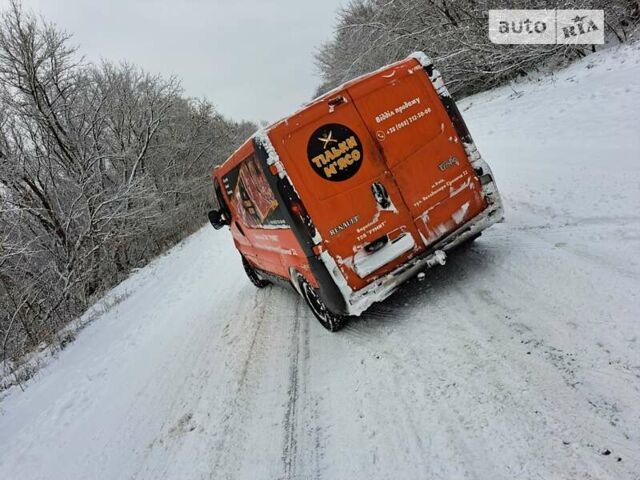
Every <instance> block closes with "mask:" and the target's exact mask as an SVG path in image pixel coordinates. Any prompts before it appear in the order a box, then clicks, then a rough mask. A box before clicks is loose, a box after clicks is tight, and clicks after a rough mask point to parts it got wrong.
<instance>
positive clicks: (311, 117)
mask: <svg viewBox="0 0 640 480" xmlns="http://www.w3.org/2000/svg"><path fill="white" fill-rule="evenodd" d="M212 177H213V183H214V191H215V195H216V198H217V203H218V204H219V208H218V209H217V210H213V211H211V212H209V220H210V221H211V223H212V225H213V226H214V227H215V228H216V229H219V228H221V227H222V226H225V225H228V226H229V227H230V229H231V234H232V236H233V240H234V243H235V245H236V247H237V249H238V250H239V252H240V254H241V256H242V262H243V265H244V268H245V271H246V272H247V275H248V277H249V279H250V280H251V281H252V283H253V284H254V285H256V286H257V287H264V286H266V285H267V284H268V283H270V282H272V281H285V282H287V283H289V284H291V285H293V287H294V288H295V290H296V291H297V292H298V293H300V295H302V297H303V298H304V299H305V300H306V302H307V303H308V305H309V307H310V308H311V310H312V312H313V314H314V315H315V316H316V317H317V318H318V320H319V321H320V323H321V324H322V325H323V326H324V327H325V328H327V329H329V330H331V331H335V330H338V329H339V328H340V327H341V326H342V325H343V324H344V322H345V320H346V319H347V318H348V317H349V316H354V315H360V314H361V313H362V312H363V311H364V310H366V309H367V308H368V307H369V306H370V305H371V304H372V303H374V302H377V301H380V300H383V299H384V298H386V297H387V296H389V295H390V294H391V293H392V292H393V291H394V290H395V289H396V288H397V287H398V286H399V285H400V284H401V283H402V282H404V281H405V280H407V279H409V278H411V277H412V276H414V275H416V274H417V273H418V272H419V271H421V270H423V269H425V268H428V267H431V266H434V265H437V264H444V262H445V260H446V256H447V252H449V251H450V250H452V249H453V248H454V247H456V246H458V245H460V244H462V243H465V242H470V241H472V240H473V239H475V238H476V237H478V236H479V235H480V233H481V232H482V230H484V229H485V228H487V227H488V226H490V225H491V224H493V223H496V222H499V221H501V220H502V218H503V211H502V205H501V200H500V195H499V193H498V190H497V188H496V184H495V181H494V178H493V175H492V173H491V170H490V168H489V166H488V165H487V164H486V163H485V162H484V161H483V160H482V158H481V157H480V153H479V152H478V150H477V148H476V146H475V144H474V142H473V140H472V139H471V136H470V134H469V131H468V130H467V127H466V125H465V123H464V120H463V119H462V116H461V115H460V112H459V111H458V108H457V107H456V104H455V103H454V101H453V99H452V98H451V96H450V95H449V92H448V91H447V88H446V87H445V85H444V83H443V80H442V77H441V75H440V73H439V72H438V71H437V70H436V69H435V68H434V66H433V64H432V62H431V61H430V59H429V58H428V57H427V56H426V55H425V54H423V53H420V52H418V53H414V54H412V55H410V56H409V57H408V58H406V59H405V60H402V61H400V62H397V63H394V64H392V65H389V66H387V67H384V68H382V69H380V70H378V71H376V72H373V73H370V74H368V75H364V76H362V77H360V78H357V79H355V80H352V81H350V82H348V83H345V84H344V85H342V86H340V87H338V88H336V89H334V90H332V91H331V92H329V93H327V94H325V95H323V96H321V97H319V98H317V99H316V100H314V101H312V102H311V103H309V104H308V105H306V106H304V107H303V108H302V109H301V110H299V111H298V112H296V113H294V114H293V115H291V116H289V117H287V118H285V119H283V120H280V121H279V122H276V123H274V124H273V125H271V126H269V127H266V128H264V129H262V130H260V131H259V132H257V133H256V134H254V135H253V137H252V138H250V139H248V140H247V141H246V142H245V143H244V144H243V145H242V146H241V147H240V148H239V149H238V150H236V151H235V152H234V153H233V154H232V155H231V156H230V157H229V159H228V160H226V161H225V162H224V163H223V164H222V165H220V166H219V167H216V169H215V170H214V171H213V174H212Z"/></svg>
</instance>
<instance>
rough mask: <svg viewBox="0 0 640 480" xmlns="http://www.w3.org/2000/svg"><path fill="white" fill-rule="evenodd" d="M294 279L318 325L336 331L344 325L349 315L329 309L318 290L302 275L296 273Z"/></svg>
mask: <svg viewBox="0 0 640 480" xmlns="http://www.w3.org/2000/svg"><path fill="white" fill-rule="evenodd" d="M296 279H297V282H298V286H299V287H300V291H301V292H302V298H304V300H305V302H307V305H308V306H309V308H310V309H311V313H313V316H314V317H316V318H317V319H318V321H319V322H320V325H322V326H323V327H324V328H326V329H327V330H329V331H330V332H337V331H338V330H340V329H341V328H342V327H344V324H345V323H346V321H347V319H348V318H349V317H347V316H345V315H338V314H335V313H333V312H332V311H331V310H329V308H327V306H326V305H325V304H324V302H323V301H322V298H320V295H319V293H318V291H317V290H316V289H315V288H313V287H312V286H311V285H310V284H309V282H307V281H306V280H305V279H304V277H303V276H302V275H300V274H297V278H296Z"/></svg>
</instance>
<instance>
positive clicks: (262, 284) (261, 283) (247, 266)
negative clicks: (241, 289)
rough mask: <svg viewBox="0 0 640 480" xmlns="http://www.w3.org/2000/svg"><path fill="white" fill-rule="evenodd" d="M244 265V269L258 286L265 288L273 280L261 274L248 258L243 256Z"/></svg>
mask: <svg viewBox="0 0 640 480" xmlns="http://www.w3.org/2000/svg"><path fill="white" fill-rule="evenodd" d="M242 266H243V267H244V271H245V273H246V274H247V277H249V280H251V283H253V284H254V285H255V286H256V287H258V288H264V287H266V286H267V285H269V284H270V283H271V282H270V281H269V280H265V279H264V278H262V277H261V276H260V274H259V273H258V272H257V271H256V269H255V268H253V266H251V264H250V263H249V262H248V261H247V259H246V258H244V257H242Z"/></svg>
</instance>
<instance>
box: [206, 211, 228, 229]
mask: <svg viewBox="0 0 640 480" xmlns="http://www.w3.org/2000/svg"><path fill="white" fill-rule="evenodd" d="M209 221H210V222H211V225H213V228H215V229H216V230H220V229H221V228H222V227H224V226H225V225H229V222H228V221H227V219H226V218H224V215H223V214H222V212H221V211H220V210H211V211H209Z"/></svg>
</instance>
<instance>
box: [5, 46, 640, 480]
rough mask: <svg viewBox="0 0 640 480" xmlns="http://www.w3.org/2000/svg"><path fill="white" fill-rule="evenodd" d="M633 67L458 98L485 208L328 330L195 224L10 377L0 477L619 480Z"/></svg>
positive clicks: (634, 237)
mask: <svg viewBox="0 0 640 480" xmlns="http://www.w3.org/2000/svg"><path fill="white" fill-rule="evenodd" d="M639 79H640V50H639V49H638V47H625V48H622V49H617V50H612V51H608V52H604V53H598V54H595V55H592V56H589V57H587V58H585V59H584V60H583V61H581V62H579V63H577V64H575V65H573V66H571V67H570V68H568V69H566V70H564V71H562V72H559V73H557V74H555V75H553V76H552V77H545V78H541V79H540V80H539V81H531V82H528V83H520V84H517V85H513V86H512V87H509V86H507V87H504V88H500V89H497V90H494V91H491V92H487V93H484V94H480V95H476V96H474V97H471V98H469V99H466V100H465V101H462V102H460V107H461V110H463V114H464V116H465V118H466V119H467V122H468V123H469V127H470V130H471V133H472V135H473V136H474V139H475V140H476V143H477V145H478V148H479V150H480V151H481V152H482V155H483V157H484V158H485V159H486V160H487V161H488V162H489V163H490V164H491V166H492V168H493V172H494V174H495V177H496V179H497V182H498V186H499V188H500V190H501V193H502V194H503V199H504V203H505V215H506V222H505V223H503V224H499V225H496V226H493V227H491V228H490V229H489V230H487V231H486V232H485V233H484V234H483V236H482V237H481V238H480V239H478V240H477V241H476V242H475V243H474V244H473V245H472V246H471V247H470V248H467V249H463V250H460V251H458V252H450V253H449V255H448V256H447V264H446V265H445V266H442V267H436V268H433V269H431V270H429V271H428V272H427V273H426V276H425V277H424V279H423V280H422V281H417V280H415V281H411V282H409V283H408V284H407V285H406V286H405V287H404V288H402V289H401V290H400V291H398V292H397V293H396V294H394V295H393V296H392V297H390V298H389V299H387V300H386V301H385V302H383V303H381V304H378V305H375V306H374V307H373V308H372V309H370V310H369V311H367V312H366V313H365V314H363V316H362V317H361V318H360V319H358V320H356V321H354V322H351V323H350V324H349V325H348V326H347V327H346V328H345V330H344V331H342V332H340V333H338V334H330V333H328V332H326V331H325V330H323V329H322V327H321V326H320V325H319V324H318V323H317V322H316V321H315V320H314V319H313V317H312V316H311V314H310V313H309V311H308V310H307V308H306V307H305V305H304V304H303V303H302V301H301V300H300V299H299V297H298V296H297V295H296V294H295V293H294V292H293V291H289V290H285V289H282V288H279V287H268V288H266V289H263V290H256V289H255V288H254V287H253V286H252V285H251V284H250V283H249V281H248V280H247V279H246V278H245V277H244V273H243V271H242V266H241V264H240V257H239V255H238V254H237V253H236V252H235V251H234V248H233V245H232V242H231V238H230V235H229V234H228V232H215V231H214V230H213V229H211V228H210V227H206V228H204V229H203V230H201V231H200V232H198V233H197V234H196V235H194V236H192V237H190V238H189V239H187V240H186V241H185V242H183V243H182V244H181V245H179V246H178V247H176V248H174V249H173V250H171V251H170V252H169V254H167V255H166V256H164V257H162V258H159V259H158V260H157V261H155V262H154V263H153V264H152V265H150V266H149V267H147V268H145V269H143V270H141V271H139V272H138V273H136V274H135V275H133V276H132V277H131V278H130V279H129V280H127V281H126V282H125V283H124V284H122V285H120V286H119V287H118V288H117V289H115V290H114V292H113V293H112V296H114V295H121V296H122V297H123V300H122V301H121V302H120V303H118V304H117V305H115V306H114V307H112V308H111V309H110V310H109V311H107V312H106V313H105V314H103V316H102V317H101V318H99V319H98V320H96V321H94V322H93V323H91V324H90V325H89V326H88V327H86V328H85V329H84V330H83V331H81V332H80V334H79V336H78V339H77V340H76V341H75V342H74V343H72V344H71V345H69V346H68V347H67V348H66V349H65V350H63V351H62V352H61V353H60V354H59V356H58V358H56V359H53V360H52V361H51V362H50V363H49V365H48V366H46V367H44V368H43V369H42V370H41V371H40V372H39V373H38V374H37V376H36V377H35V379H33V380H31V381H30V382H29V384H28V385H27V387H26V391H25V392H21V391H20V390H19V389H15V388H14V389H13V390H11V391H9V392H8V393H7V395H6V396H5V398H4V399H3V400H2V401H1V402H0V410H1V416H0V477H1V478H3V479H5V478H6V479H12V480H13V479H29V480H36V479H63V480H74V479H78V480H80V479H83V480H84V479H92V480H97V479H131V478H135V479H154V480H155V479H164V478H166V479H200V478H215V479H226V478H238V479H252V480H254V479H277V478H287V479H290V478H301V479H302V478H304V479H306V478H326V479H336V478H345V479H346V478H348V479H373V478H376V479H378V478H388V479H422V478H428V479H447V480H449V479H461V478H470V479H481V480H484V479H492V480H493V479H509V480H510V479H515V478H517V479H556V478H557V479H559V478H566V479H577V478H581V479H582V478H584V479H612V480H613V479H615V480H620V479H634V478H637V475H638V472H639V471H640V322H639V321H638V318H639V317H640V299H639V298H638V292H639V291H640V289H639V288H638V285H639V280H640V265H639V258H640V213H639V212H638V207H640V131H639V130H640V126H639V125H640V123H639V121H640V118H639V117H640V115H639V112H640V80H639ZM514 90H515V91H514ZM125 293H126V294H127V295H124V294H125ZM606 451H609V452H610V454H609V455H604V454H603V453H604V452H606ZM618 459H620V460H618Z"/></svg>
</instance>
